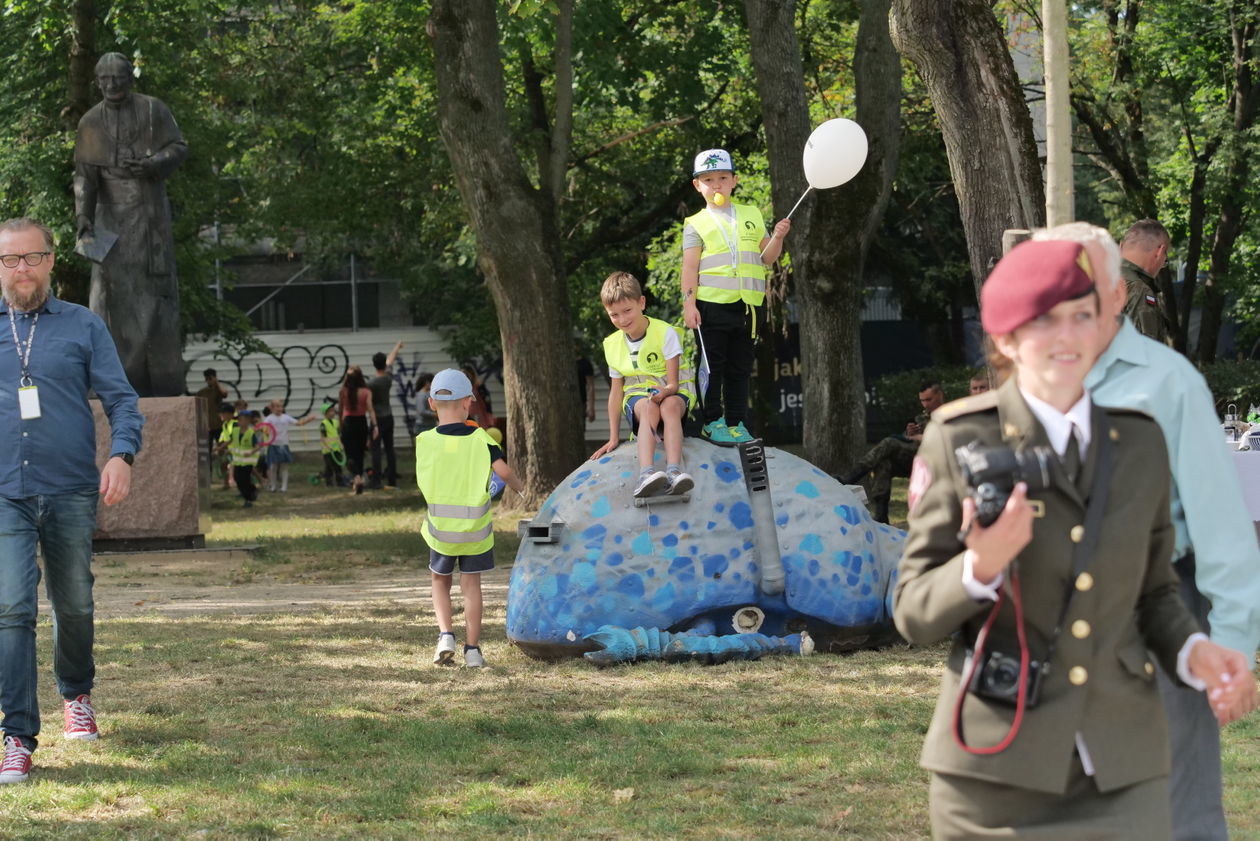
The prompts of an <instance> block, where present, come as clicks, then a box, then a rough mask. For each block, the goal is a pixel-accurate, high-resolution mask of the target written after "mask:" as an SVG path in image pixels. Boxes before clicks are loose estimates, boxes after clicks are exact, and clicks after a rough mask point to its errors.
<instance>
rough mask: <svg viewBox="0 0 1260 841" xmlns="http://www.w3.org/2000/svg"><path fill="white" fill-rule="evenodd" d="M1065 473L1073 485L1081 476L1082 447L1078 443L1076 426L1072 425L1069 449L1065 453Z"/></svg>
mask: <svg viewBox="0 0 1260 841" xmlns="http://www.w3.org/2000/svg"><path fill="white" fill-rule="evenodd" d="M1062 460H1063V471H1064V472H1065V473H1067V477H1068V480H1069V481H1070V482H1072V483H1073V484H1075V483H1076V479H1077V477H1078V476H1080V475H1081V446H1080V444H1078V443H1077V441H1076V424H1072V431H1071V432H1070V433H1068V441H1067V449H1065V450H1064V451H1063V456H1062Z"/></svg>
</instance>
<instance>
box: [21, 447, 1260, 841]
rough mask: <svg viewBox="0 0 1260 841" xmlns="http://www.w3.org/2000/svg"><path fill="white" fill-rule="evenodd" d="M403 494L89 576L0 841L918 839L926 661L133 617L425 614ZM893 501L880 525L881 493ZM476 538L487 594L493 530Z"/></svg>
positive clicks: (405, 626)
mask: <svg viewBox="0 0 1260 841" xmlns="http://www.w3.org/2000/svg"><path fill="white" fill-rule="evenodd" d="M308 472H310V471H309V469H307V466H306V465H303V467H302V469H301V472H299V471H297V470H295V473H294V478H295V479H297V478H298V477H299V476H301V477H303V478H304V476H305V474H306V473H308ZM403 485H404V489H403V490H399V491H392V492H387V491H378V492H369V493H366V494H364V495H363V496H360V497H351V496H350V495H349V494H348V493H347V492H345V491H341V490H330V489H324V488H322V487H313V486H310V485H307V484H304V483H298V482H294V484H293V488H292V490H291V492H290V493H289V494H287V495H283V496H282V495H279V494H268V493H267V492H265V491H264V492H263V496H262V499H261V502H260V503H259V504H258V505H257V506H256V507H255V508H253V509H250V510H248V511H244V510H241V508H240V507H239V500H238V499H237V498H236V497H234V496H232V495H229V494H228V493H227V492H224V491H222V490H216V491H215V492H214V495H213V499H214V504H213V516H214V519H215V527H214V530H213V532H212V533H211V535H210V542H211V544H213V545H217V546H227V545H240V544H247V543H257V544H261V547H262V548H261V550H260V551H258V552H257V553H255V554H254V555H253V557H251V558H248V559H241V558H240V557H239V556H229V555H227V554H226V553H222V555H223V557H221V558H218V559H214V558H210V559H207V560H205V561H204V562H200V563H199V564H197V565H188V564H183V565H180V566H179V567H178V568H176V567H171V568H168V569H163V568H162V566H161V565H160V564H154V563H153V562H150V561H146V562H144V563H140V562H137V561H135V560H132V559H111V558H102V559H100V561H98V563H99V565H100V566H101V570H100V573H101V576H100V581H99V582H98V591H99V592H100V593H101V594H102V599H108V603H109V605H110V609H109V610H108V612H107V615H106V616H105V617H104V618H102V619H101V620H100V621H99V622H98V626H97V660H98V669H99V671H98V686H97V690H96V694H95V698H96V701H97V704H98V707H99V709H100V714H101V726H102V732H103V736H102V739H101V741H99V742H97V743H95V744H81V743H67V742H65V741H64V740H63V739H62V738H61V735H60V730H61V728H60V727H59V726H58V725H59V720H58V719H57V717H56V712H57V701H58V699H57V697H56V693H55V690H54V688H53V686H52V680H51V677H50V675H49V668H48V662H49V659H48V658H49V640H50V636H51V634H50V627H49V625H48V623H47V621H46V620H44V621H43V622H42V623H41V627H40V653H41V674H40V680H41V687H40V688H41V701H42V705H43V709H44V712H45V724H46V732H45V734H44V741H43V743H42V744H41V747H40V750H39V751H38V752H37V753H36V755H35V758H36V770H35V773H34V775H33V777H32V781H31V782H30V783H28V784H25V785H16V786H9V787H5V788H4V789H3V790H0V819H2V820H0V838H21V839H58V841H63V840H64V839H159V838H160V839H167V838H174V839H269V838H319V839H361V838H371V839H376V838H381V839H394V838H397V839H414V838H426V839H427V838H432V839H486V838H495V837H499V838H539V839H676V838H706V839H720V838H731V839H741V841H743V840H744V839H760V838H783V839H824V838H826V839H832V838H854V839H923V838H927V837H928V831H927V818H926V810H927V774H926V772H923V771H922V770H920V769H919V768H918V765H917V757H918V751H919V746H920V744H921V742H922V738H923V734H924V731H925V728H926V725H927V722H928V719H929V717H930V715H931V711H932V707H933V704H934V702H935V692H936V685H937V675H938V673H939V669H940V665H941V659H942V656H943V653H944V650H945V649H944V648H943V647H935V648H927V649H909V648H906V647H897V648H893V649H888V650H884V651H879V652H862V653H859V654H855V655H851V656H845V657H834V656H817V657H811V658H769V659H766V660H762V661H760V662H756V663H732V664H727V665H724V666H718V667H704V666H696V665H670V666H665V665H661V664H646V665H637V666H631V667H617V668H611V669H602V670H601V669H597V668H594V667H591V666H588V665H587V664H586V663H584V662H581V661H569V662H565V663H560V664H545V663H539V662H536V661H532V660H530V659H528V658H526V657H525V656H524V655H522V654H521V653H520V652H519V651H517V650H516V649H514V648H513V647H512V646H510V645H509V644H508V643H507V642H506V639H505V636H504V627H503V623H504V604H503V600H502V595H501V593H502V589H501V587H500V588H497V589H496V588H491V587H488V593H489V595H488V598H487V622H486V631H485V635H484V648H485V653H486V657H487V660H488V662H489V664H490V665H489V667H488V668H486V669H484V670H481V671H469V670H464V669H437V668H434V667H433V666H431V665H429V659H430V656H431V649H432V644H433V642H434V638H435V636H436V630H435V627H434V624H433V621H432V616H431V613H430V611H429V610H428V609H427V607H419V606H417V603H415V602H414V601H413V602H410V603H404V602H403V600H401V599H397V598H379V599H378V598H372V599H368V600H362V599H360V600H355V601H350V600H345V601H340V600H336V599H329V601H328V602H327V604H317V605H315V606H314V607H311V606H309V605H308V606H306V607H303V608H301V609H298V608H288V607H287V604H288V603H287V602H285V603H283V604H281V605H280V606H279V608H278V609H276V608H274V607H273V609H271V610H269V611H267V612H259V611H246V610H242V611H237V612H233V611H231V610H218V611H209V610H207V611H205V612H201V613H190V614H187V615H180V616H171V615H169V614H168V613H164V612H163V610H162V609H160V608H159V607H156V606H152V605H150V604H148V603H147V602H146V594H149V593H150V592H151V591H154V590H156V589H157V588H158V586H159V585H162V586H167V585H168V584H169V582H170V581H172V580H176V581H179V582H183V583H184V584H185V585H186V586H187V587H188V588H190V589H192V590H204V591H206V592H213V593H219V594H226V595H225V598H230V597H231V595H232V594H233V593H240V592H243V591H245V590H247V589H248V588H251V587H257V586H261V585H266V586H268V587H271V588H272V590H274V591H278V592H281V593H284V592H288V591H290V590H291V591H293V592H296V591H297V590H298V588H304V587H305V588H316V590H315V591H316V592H319V590H318V588H321V587H325V588H330V589H329V590H328V591H329V592H333V591H334V590H333V589H331V588H341V589H339V590H335V591H336V592H342V593H345V592H352V591H354V589H355V588H356V587H359V586H364V587H366V586H367V584H369V583H372V582H377V581H383V580H389V581H400V582H403V583H404V584H405V583H407V582H412V581H414V583H415V587H416V590H417V591H419V590H422V589H423V588H424V587H425V586H426V585H427V578H428V574H427V570H426V568H425V567H426V561H427V553H425V552H423V551H422V549H421V543H420V540H419V537H418V532H417V529H418V525H419V514H418V506H417V498H416V493H415V491H414V489H410V488H407V486H406V483H405V482H404V483H403ZM898 494H899V497H900V498H901V500H902V502H901V506H902V507H901V509H900V512H901V515H902V516H904V510H905V509H904V483H901V484H900V486H899V489H898ZM897 511H898V509H896V508H894V517H895V516H897ZM499 525H500V532H499V535H498V537H499V540H500V544H499V549H500V551H499V557H500V564H501V567H506V566H508V564H509V563H510V558H511V557H512V554H513V553H514V550H515V545H516V538H515V534H514V518H503V520H502V522H500V523H499ZM234 558H235V559H234ZM491 575H495V576H498V578H497V580H499V581H505V580H506V576H505V574H504V573H503V571H497V572H496V573H493V574H491ZM489 581H490V578H489V576H488V577H487V583H488V584H489ZM496 594H497V595H496ZM133 596H134V598H133ZM420 604H421V605H422V604H423V603H422V602H421V603H420ZM459 620H460V618H459V617H458V616H457V620H456V621H457V624H458V623H459ZM1225 745H1226V763H1227V788H1228V794H1227V797H1228V801H1227V806H1228V809H1229V812H1230V818H1231V822H1232V829H1233V837H1234V838H1235V839H1260V795H1257V792H1260V717H1257V716H1253V717H1252V718H1251V719H1250V720H1248V721H1246V722H1244V723H1243V724H1241V725H1234V726H1232V727H1231V728H1229V729H1228V730H1227V731H1226V736H1225Z"/></svg>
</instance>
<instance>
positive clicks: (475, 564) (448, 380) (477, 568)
mask: <svg viewBox="0 0 1260 841" xmlns="http://www.w3.org/2000/svg"><path fill="white" fill-rule="evenodd" d="M472 405H473V385H472V382H471V381H470V380H469V379H468V377H467V376H465V375H464V374H463V373H462V372H460V371H457V370H455V369H454V368H447V369H446V370H444V371H439V372H438V374H437V375H436V376H434V378H433V382H432V384H431V386H430V389H429V408H430V409H432V410H433V412H434V413H435V414H436V415H437V418H438V425H437V427H436V428H435V429H430V430H428V431H427V432H422V433H420V434H419V435H417V436H416V484H418V485H419V486H420V492H421V493H422V494H424V500H425V505H426V506H427V509H426V511H425V518H424V523H423V525H421V527H420V532H421V534H422V535H423V536H424V540H425V542H426V543H427V544H428V545H429V570H430V572H432V573H433V613H434V614H435V615H436V616H437V623H438V643H437V648H436V649H435V651H434V653H433V662H434V663H435V664H436V665H439V666H449V665H451V664H452V663H453V661H454V658H455V626H454V622H453V620H452V608H451V583H452V576H453V575H454V572H455V567H456V565H457V564H458V566H459V573H460V578H459V589H460V592H461V593H462V594H463V596H464V619H465V623H464V624H465V630H464V665H466V666H469V667H472V668H478V667H480V666H484V665H485V662H486V661H485V658H484V657H483V656H482V654H481V609H482V600H481V573H483V572H485V571H487V570H491V569H494V527H493V524H492V523H491V515H490V490H489V486H490V476H491V474H492V473H493V474H497V475H498V476H499V477H500V478H501V479H502V480H503V481H504V482H506V483H507V485H508V487H510V488H512V489H513V490H515V491H516V492H517V493H521V492H522V490H523V486H522V485H521V481H520V479H518V478H517V477H516V474H515V473H513V472H512V468H510V467H508V465H507V462H506V461H504V460H503V451H502V450H500V449H499V447H498V446H497V445H496V444H495V443H494V440H493V439H492V438H491V437H490V436H489V435H488V434H486V431H485V430H483V429H481V428H479V427H476V426H469V425H468V424H467V423H465V421H467V420H468V413H469V411H470V410H471V408H472Z"/></svg>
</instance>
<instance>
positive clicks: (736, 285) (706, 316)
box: [682, 149, 792, 445]
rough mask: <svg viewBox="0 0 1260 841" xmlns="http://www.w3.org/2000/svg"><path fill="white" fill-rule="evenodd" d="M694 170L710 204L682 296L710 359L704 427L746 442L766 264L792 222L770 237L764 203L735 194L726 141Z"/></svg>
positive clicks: (696, 229) (692, 229)
mask: <svg viewBox="0 0 1260 841" xmlns="http://www.w3.org/2000/svg"><path fill="white" fill-rule="evenodd" d="M693 176H694V177H693V178H692V182H691V183H692V186H694V187H695V188H696V192H698V193H699V194H700V195H702V196H704V202H705V206H704V209H703V210H701V211H700V212H699V213H696V214H693V215H691V216H688V217H687V220H686V223H685V227H684V228H683V262H682V298H683V323H684V324H686V326H687V327H688V328H690V329H692V330H696V329H698V330H699V331H700V339H701V341H702V343H703V347H704V352H705V355H706V357H707V358H708V362H709V386H708V389H707V390H706V391H705V393H704V394H703V395H701V405H702V406H703V412H704V414H703V420H704V428H703V429H702V430H701V432H700V434H701V435H703V436H704V437H705V438H708V439H709V440H710V441H712V442H713V443H715V444H726V445H732V444H742V443H745V442H747V441H751V440H753V436H752V435H751V434H750V433H749V432H748V429H747V427H745V426H744V421H745V420H746V419H747V417H748V380H749V377H751V376H752V369H753V344H754V342H755V340H756V338H757V327H758V325H759V324H763V323H764V322H765V309H764V306H763V305H764V303H765V300H766V267H767V266H769V265H772V264H773V263H774V261H775V260H777V259H779V255H780V254H781V253H782V251H783V239H784V237H786V236H787V235H788V231H789V230H791V228H792V223H791V222H790V221H788V220H787V219H782V220H780V221H779V222H778V223H777V224H776V225H775V226H774V235H773V236H770V237H767V236H766V225H765V222H764V221H763V219H762V217H761V211H760V210H758V209H757V208H756V207H754V206H752V205H749V204H735V203H734V202H732V201H731V191H732V190H734V189H735V185H736V184H738V183H739V177H738V176H737V175H736V174H735V165H734V163H732V161H731V156H730V153H729V152H727V151H726V150H725V149H708V150H706V151H704V152H701V153H700V154H699V155H696V160H695V166H694V169H693Z"/></svg>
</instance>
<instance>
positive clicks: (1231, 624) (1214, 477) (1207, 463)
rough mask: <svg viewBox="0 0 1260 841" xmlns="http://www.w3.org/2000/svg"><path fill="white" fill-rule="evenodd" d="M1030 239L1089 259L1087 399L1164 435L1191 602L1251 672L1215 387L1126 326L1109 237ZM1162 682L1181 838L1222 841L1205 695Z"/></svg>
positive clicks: (1233, 497)
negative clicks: (1096, 312) (1096, 330)
mask: <svg viewBox="0 0 1260 841" xmlns="http://www.w3.org/2000/svg"><path fill="white" fill-rule="evenodd" d="M1033 238H1034V239H1054V240H1058V239H1066V240H1071V241H1073V242H1079V243H1082V244H1083V245H1084V246H1085V247H1086V250H1087V252H1088V253H1089V257H1090V261H1091V263H1092V264H1093V265H1094V267H1095V271H1096V272H1097V273H1098V275H1099V277H1097V278H1096V279H1095V280H1096V282H1097V286H1098V293H1099V303H1100V320H1101V322H1102V337H1101V338H1102V341H1103V342H1104V350H1103V352H1102V355H1101V356H1100V357H1099V359H1098V361H1097V362H1096V363H1095V364H1094V367H1093V369H1092V370H1091V371H1090V372H1089V374H1088V375H1087V376H1086V378H1085V387H1086V388H1087V389H1089V391H1090V395H1091V396H1092V397H1093V399H1094V401H1095V402H1096V403H1098V404H1099V405H1103V406H1112V407H1117V408H1128V409H1137V410H1138V411H1141V412H1145V413H1146V414H1148V415H1150V416H1151V417H1153V418H1154V419H1155V420H1156V422H1158V423H1159V426H1160V429H1161V430H1162V431H1163V433H1164V440H1165V442H1166V443H1167V445H1168V458H1169V463H1170V466H1171V468H1172V519H1173V525H1174V527H1175V529H1176V547H1175V549H1174V553H1173V558H1172V559H1171V560H1173V561H1174V568H1175V569H1176V570H1177V573H1178V575H1179V576H1180V578H1181V584H1182V596H1183V598H1184V599H1185V601H1186V603H1187V605H1188V606H1189V607H1190V609H1191V611H1192V612H1194V613H1195V615H1196V616H1197V617H1198V619H1199V621H1200V622H1201V623H1202V624H1203V625H1204V627H1205V628H1206V629H1207V630H1208V632H1209V633H1210V634H1211V636H1212V639H1213V640H1215V641H1216V642H1218V643H1220V644H1221V645H1223V646H1225V647H1226V648H1231V649H1234V650H1235V651H1240V652H1242V653H1243V654H1244V655H1245V656H1246V658H1247V662H1248V663H1251V664H1254V663H1255V655H1256V647H1257V645H1260V547H1258V546H1257V543H1256V532H1255V529H1254V527H1253V525H1252V521H1251V517H1250V515H1248V513H1247V509H1246V507H1245V506H1244V505H1243V502H1242V491H1241V488H1240V483H1239V481H1238V474H1237V473H1236V471H1235V468H1234V465H1233V464H1232V463H1231V462H1230V460H1229V455H1228V452H1227V451H1226V447H1225V444H1224V442H1223V441H1222V436H1221V432H1220V424H1219V421H1218V420H1217V417H1216V409H1215V407H1214V404H1213V401H1212V394H1211V392H1210V391H1209V390H1208V387H1207V383H1206V382H1205V381H1204V379H1203V377H1202V375H1201V374H1199V372H1198V371H1196V370H1195V369H1194V366H1192V365H1191V364H1190V363H1189V361H1187V360H1186V358H1185V357H1184V356H1182V355H1181V354H1180V353H1178V352H1176V351H1175V350H1172V349H1171V348H1169V347H1167V346H1166V345H1164V344H1162V343H1160V342H1157V341H1154V340H1152V339H1148V338H1146V337H1144V336H1142V335H1141V334H1140V333H1139V332H1138V331H1137V329H1136V328H1135V327H1134V326H1133V323H1132V322H1131V321H1130V320H1129V319H1128V318H1126V317H1125V316H1124V314H1123V313H1124V307H1125V300H1126V297H1127V290H1126V287H1125V284H1124V283H1123V282H1122V281H1121V273H1120V250H1119V249H1118V248H1117V246H1116V243H1115V241H1114V240H1112V238H1111V235H1110V234H1108V233H1107V231H1105V230H1103V229H1102V228H1097V227H1094V226H1092V225H1087V224H1084V223H1080V222H1076V223H1073V224H1070V225H1061V226H1059V227H1057V228H1051V229H1050V230H1048V231H1038V232H1037V233H1036V234H1035V235H1034V237H1033ZM1128 490H1129V491H1130V492H1133V493H1141V492H1142V489H1141V488H1131V489H1128ZM1158 679H1159V685H1160V691H1161V694H1162V695H1163V699H1164V709H1165V711H1166V712H1167V714H1168V724H1169V737H1170V741H1171V745H1172V755H1173V765H1172V775H1171V778H1170V784H1171V789H1172V791H1171V803H1172V812H1173V838H1174V839H1176V841H1189V839H1196V841H1225V839H1226V838H1228V830H1227V829H1226V824H1225V811H1224V808H1223V806H1222V804H1221V797H1222V783H1221V747H1220V734H1219V729H1218V724H1217V720H1216V717H1215V716H1214V715H1213V713H1212V710H1211V708H1210V706H1209V704H1208V701H1207V699H1206V696H1205V695H1204V694H1203V693H1202V692H1198V691H1195V690H1192V689H1189V688H1187V687H1185V686H1183V685H1180V684H1178V683H1175V682H1174V681H1172V680H1169V679H1168V677H1167V676H1166V675H1165V674H1164V673H1163V672H1162V671H1160V672H1159V676H1158ZM1255 703H1256V700H1255V698H1248V699H1245V700H1244V701H1243V702H1242V704H1241V706H1240V707H1239V708H1238V709H1236V710H1235V714H1234V715H1233V716H1232V717H1234V718H1236V717H1238V716H1241V715H1243V714H1245V713H1246V712H1248V711H1249V710H1250V709H1252V708H1254V706H1255Z"/></svg>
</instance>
